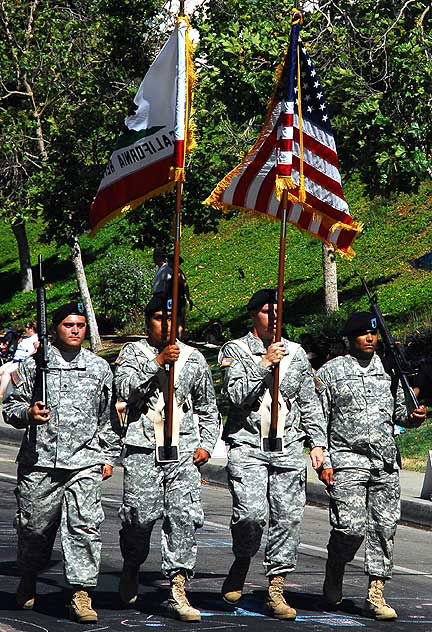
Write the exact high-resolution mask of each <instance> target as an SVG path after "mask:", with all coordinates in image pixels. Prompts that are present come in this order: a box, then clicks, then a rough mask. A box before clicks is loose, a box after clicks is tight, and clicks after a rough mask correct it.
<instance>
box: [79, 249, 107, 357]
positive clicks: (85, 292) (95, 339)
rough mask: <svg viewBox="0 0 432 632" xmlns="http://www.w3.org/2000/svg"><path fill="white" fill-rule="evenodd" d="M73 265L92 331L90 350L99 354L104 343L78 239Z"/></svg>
mask: <svg viewBox="0 0 432 632" xmlns="http://www.w3.org/2000/svg"><path fill="white" fill-rule="evenodd" d="M72 263H73V266H74V268H75V274H76V278H77V283H78V287H79V291H80V294H81V299H82V302H83V305H84V308H85V311H86V314H87V322H88V326H89V330H90V348H91V350H92V351H94V352H95V353H97V352H98V351H100V350H101V349H102V343H101V339H100V336H99V329H98V326H97V322H96V316H95V313H94V310H93V304H92V301H91V297H90V292H89V289H88V285H87V278H86V275H85V271H84V266H83V262H82V258H81V248H80V245H79V241H78V239H77V238H76V237H75V238H74V240H73V245H72Z"/></svg>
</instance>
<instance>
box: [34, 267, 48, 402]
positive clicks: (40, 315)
mask: <svg viewBox="0 0 432 632" xmlns="http://www.w3.org/2000/svg"><path fill="white" fill-rule="evenodd" d="M38 266H39V278H38V283H37V287H36V303H37V331H38V336H39V347H38V350H37V351H36V354H35V361H36V381H35V390H34V401H35V402H36V401H40V402H42V403H43V404H44V406H45V407H46V406H47V405H48V402H47V373H48V323H47V313H46V293H45V287H44V283H45V279H44V276H43V274H42V255H39V257H38Z"/></svg>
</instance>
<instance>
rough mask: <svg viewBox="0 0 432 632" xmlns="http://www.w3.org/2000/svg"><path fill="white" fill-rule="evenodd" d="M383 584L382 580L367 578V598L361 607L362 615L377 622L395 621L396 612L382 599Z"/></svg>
mask: <svg viewBox="0 0 432 632" xmlns="http://www.w3.org/2000/svg"><path fill="white" fill-rule="evenodd" d="M384 584H385V580H384V579H381V578H379V577H373V576H371V577H369V586H368V596H367V598H366V599H365V602H364V606H363V614H364V615H365V616H367V617H371V618H372V619H378V621H383V620H385V619H397V613H396V610H394V609H393V608H392V607H391V606H389V605H388V603H386V601H385V599H384Z"/></svg>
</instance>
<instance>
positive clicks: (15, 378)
mask: <svg viewBox="0 0 432 632" xmlns="http://www.w3.org/2000/svg"><path fill="white" fill-rule="evenodd" d="M11 380H12V382H13V383H14V385H15V386H21V384H23V383H24V380H23V379H22V376H21V373H20V372H19V371H18V369H15V371H12V373H11Z"/></svg>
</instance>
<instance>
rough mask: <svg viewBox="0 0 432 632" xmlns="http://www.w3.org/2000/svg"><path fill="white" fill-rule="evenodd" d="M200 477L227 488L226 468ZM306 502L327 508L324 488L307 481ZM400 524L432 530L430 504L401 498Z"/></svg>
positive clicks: (207, 469) (210, 467)
mask: <svg viewBox="0 0 432 632" xmlns="http://www.w3.org/2000/svg"><path fill="white" fill-rule="evenodd" d="M201 476H202V478H203V479H204V480H206V481H208V482H209V483H215V484H217V485H223V486H228V482H227V473H226V468H225V466H223V465H215V464H214V463H207V464H206V465H203V467H202V468H201ZM306 502H307V504H309V505H317V506H318V507H328V504H329V500H328V495H327V492H326V491H325V488H324V486H323V485H321V484H320V483H315V482H314V481H307V485H306ZM400 522H401V523H403V524H407V525H409V526H410V527H419V528H422V529H432V503H431V502H430V501H429V500H422V499H421V498H415V499H411V498H406V497H405V498H402V499H401V520H400Z"/></svg>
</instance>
